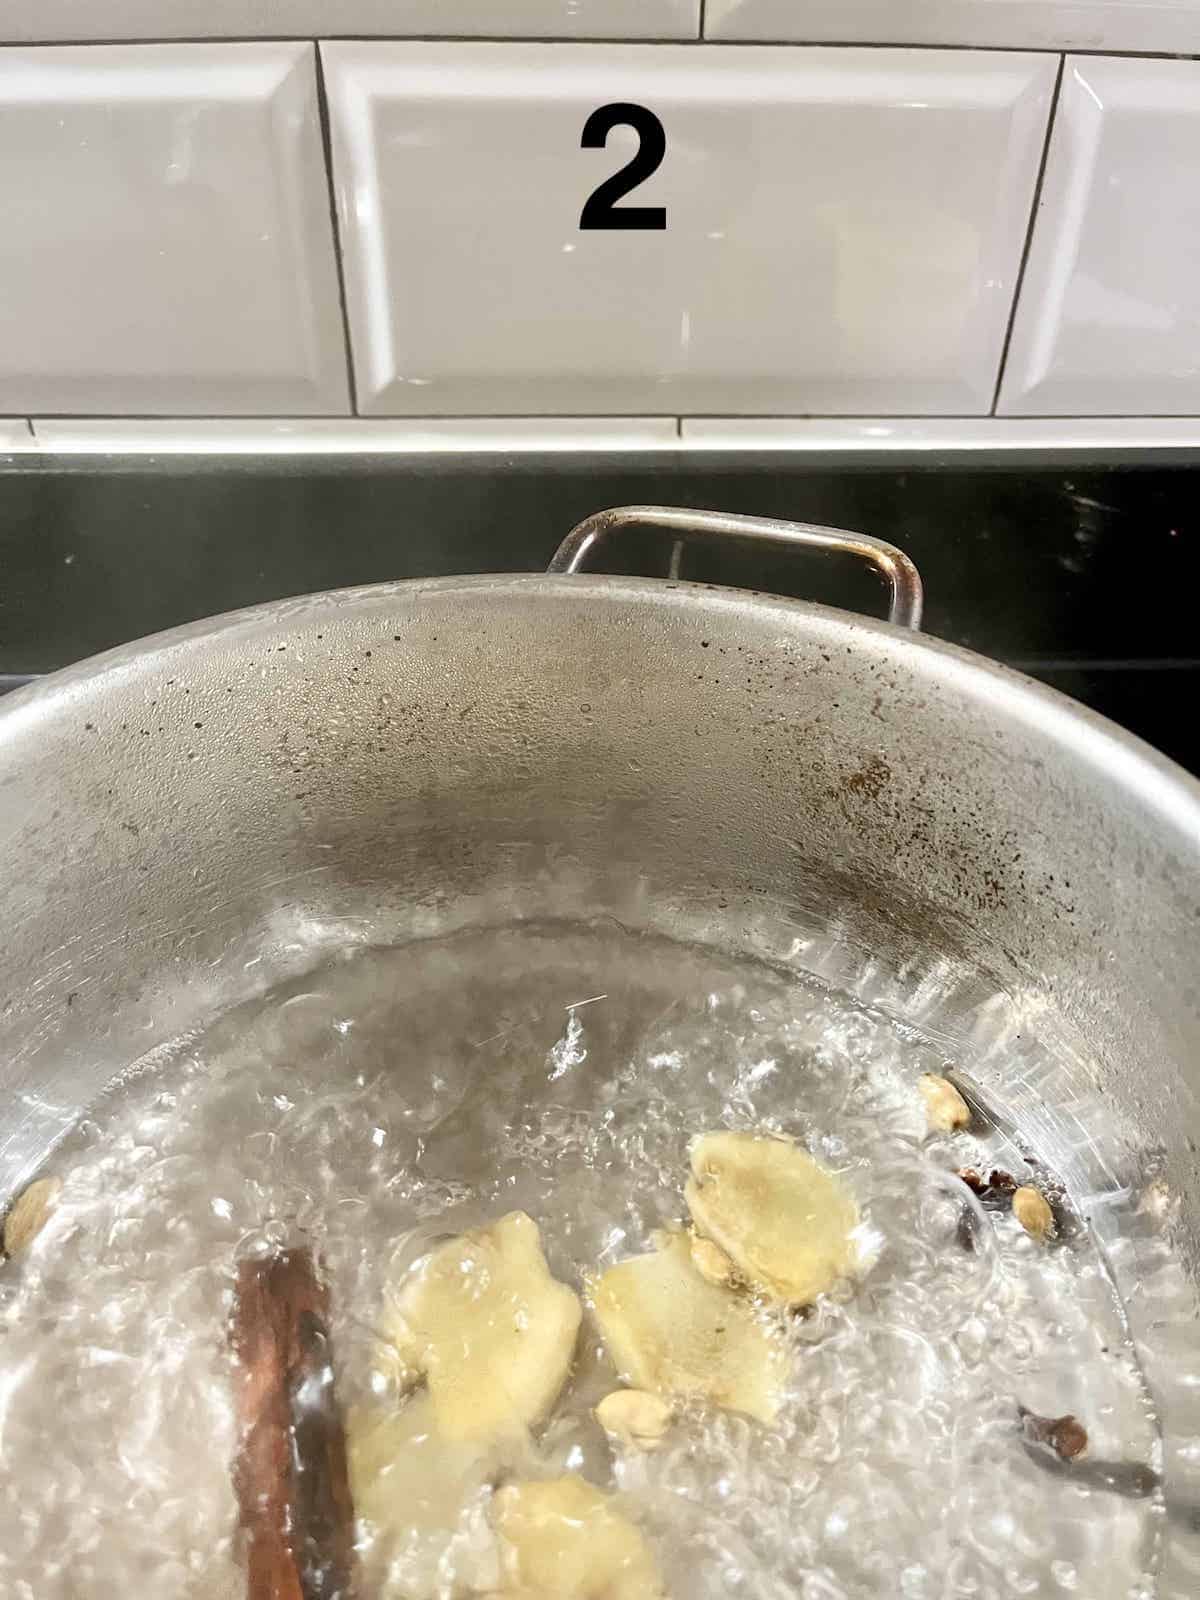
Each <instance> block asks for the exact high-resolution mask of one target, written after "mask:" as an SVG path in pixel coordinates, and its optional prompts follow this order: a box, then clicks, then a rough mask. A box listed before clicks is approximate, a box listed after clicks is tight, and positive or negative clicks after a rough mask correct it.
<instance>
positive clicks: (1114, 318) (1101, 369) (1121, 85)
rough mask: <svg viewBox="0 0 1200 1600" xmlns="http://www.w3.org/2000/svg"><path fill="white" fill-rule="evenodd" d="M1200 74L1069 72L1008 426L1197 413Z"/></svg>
mask: <svg viewBox="0 0 1200 1600" xmlns="http://www.w3.org/2000/svg"><path fill="white" fill-rule="evenodd" d="M1198 175H1200V61H1138V60H1134V59H1131V58H1125V59H1115V58H1105V57H1073V58H1071V59H1070V60H1068V62H1067V69H1066V73H1065V75H1064V79H1063V90H1062V98H1061V101H1060V105H1059V109H1058V114H1057V116H1056V118H1055V123H1054V133H1053V138H1052V141H1051V147H1050V154H1049V159H1048V161H1047V166H1046V176H1045V180H1044V183H1043V185H1042V195H1041V201H1040V204H1039V207H1038V217H1037V223H1036V226H1035V229H1034V234H1033V242H1032V246H1031V248H1030V253H1029V261H1028V265H1027V267H1026V271H1025V278H1024V282H1023V284H1022V287H1021V297H1020V302H1019V304H1018V306H1017V314H1016V319H1015V322H1014V325H1013V334H1012V341H1011V344H1010V347H1009V354H1008V361H1007V365H1006V371H1005V376H1004V384H1003V388H1002V391H1001V398H1000V408H999V409H1000V410H1001V411H1003V412H1005V413H1008V414H1010V415H1025V416H1046V415H1051V416H1059V415H1066V416H1069V415H1116V416H1123V415H1130V414H1132V413H1148V414H1151V415H1171V414H1182V415H1194V414H1197V413H1200V203H1198V199H1197V196H1198V195H1200V187H1198V185H1200V176H1198Z"/></svg>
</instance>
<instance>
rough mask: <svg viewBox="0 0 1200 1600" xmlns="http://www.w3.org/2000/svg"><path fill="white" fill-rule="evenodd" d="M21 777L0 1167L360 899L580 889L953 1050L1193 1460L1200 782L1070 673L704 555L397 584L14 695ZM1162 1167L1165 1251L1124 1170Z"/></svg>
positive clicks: (467, 915) (454, 906)
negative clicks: (683, 567)
mask: <svg viewBox="0 0 1200 1600" xmlns="http://www.w3.org/2000/svg"><path fill="white" fill-rule="evenodd" d="M368 652H369V654H368ZM464 708H470V714H469V715H466V716H464V715H463V711H464ZM89 723H90V724H91V725H92V726H91V728H90V729H88V728H87V724H89ZM198 724H199V726H198ZM142 729H146V730H148V731H147V732H145V733H143V732H141V730H142ZM0 795H2V796H3V802H2V804H0V844H2V845H3V850H4V855H5V859H6V860H7V861H9V862H10V863H17V864H19V870H15V871H10V872H9V873H8V874H7V875H6V876H5V877H4V878H3V879H2V880H0V916H2V917H3V926H4V928H5V944H4V949H3V951H2V952H0V1002H2V1003H0V1089H2V1090H3V1104H4V1106H5V1114H4V1117H3V1119H0V1191H11V1190H13V1189H15V1188H16V1187H17V1186H18V1185H19V1183H20V1182H21V1180H22V1179H23V1178H24V1177H26V1176H27V1175H29V1174H30V1173H31V1172H32V1169H33V1167H34V1166H35V1165H36V1163H37V1161H38V1160H39V1159H40V1158H41V1157H42V1156H43V1155H44V1153H45V1151H46V1149H47V1148H48V1147H49V1146H50V1145H52V1144H53V1143H54V1142H55V1140H56V1139H57V1138H58V1137H60V1135H61V1133H62V1131H63V1128H64V1127H65V1126H66V1124H67V1123H69V1121H70V1120H71V1119H72V1118H73V1117H74V1116H75V1114H76V1113H77V1110H78V1108H79V1107H80V1106H81V1105H83V1104H85V1103H86V1102H88V1101H89V1100H91V1099H92V1098H93V1097H94V1096H95V1094H96V1093H97V1091H98V1090H99V1089H100V1088H101V1086H102V1085H103V1084H104V1082H105V1081H106V1080H107V1079H108V1077H109V1076H110V1075H111V1074H112V1073H113V1072H114V1071H115V1070H117V1069H118V1068H121V1067H123V1066H124V1065H126V1063H127V1062H128V1061H129V1060H131V1059H133V1058H134V1057H138V1056H141V1055H142V1054H143V1053H144V1051H145V1049H146V1047H147V1044H148V1043H149V1042H152V1041H153V1040H155V1039H165V1038H167V1037H171V1036H174V1035H178V1034H180V1033H182V1032H183V1031H185V1030H186V1029H188V1028H192V1027H195V1026H197V1025H198V1024H200V1023H202V1022H203V1021H204V1020H205V1019H206V1018H207V1017H209V1016H211V1015H212V1014H213V1013H214V1012H216V1011H219V1010H224V1009H228V1008H229V1007H230V1006H231V1005H232V1004H234V1003H236V1002H238V1001H240V1000H243V999H246V998H248V997H249V996H250V995H251V994H254V993H257V992H261V991H262V989H263V988H265V987H266V986H268V985H270V984H272V983H275V982H278V981H281V980H282V979H283V978H285V977H288V976H291V975H293V974H295V973H297V972H298V971H302V970H306V969H307V968H308V967H310V966H311V965H312V964H314V963H315V962H316V961H318V960H319V959H321V957H322V955H323V953H325V952H328V951H329V950H331V949H336V948H339V947H342V946H344V945H345V944H346V943H349V942H353V941H355V940H360V939H362V938H363V937H364V936H365V934H364V930H368V929H369V930H370V933H371V936H372V937H375V938H383V939H396V940H400V939H406V938H416V937H428V936H431V935H437V934H443V933H450V932H454V931H455V930H456V929H458V928H460V927H463V926H467V925H472V924H477V923H479V922H481V921H491V922H495V921H497V920H499V919H504V918H518V917H519V918H531V917H541V916H551V915H552V916H555V917H580V916H583V917H587V918H591V919H601V918H602V919H606V920H607V921H609V922H610V923H613V924H616V925H617V926H619V927H621V928H627V929H629V930H631V932H632V933H633V934H635V935H636V934H637V933H639V932H640V931H642V930H648V931H655V932H660V933H666V934H669V935H671V936H673V937H676V938H684V939H694V940H698V941H704V942H709V943H713V944H719V945H721V946H722V947H723V948H725V949H728V950H730V951H734V952H739V953H744V954H746V955H748V956H753V957H756V958H760V959H765V960H770V961H772V962H776V963H782V964H793V965H800V966H803V967H805V968H806V969H808V970H810V971H812V972H814V973H815V974H816V976H817V977H819V978H821V979H822V980H823V981H827V982H829V983H831V984H834V985H836V986H838V987H841V988H844V989H847V990H849V991H850V992H852V993H855V994H858V995H860V996H861V997H862V998H863V999H864V1000H866V1001H868V1002H870V1003H872V1004H877V1005H880V1006H882V1007H884V1008H886V1009H887V1010H889V1011H891V1012H892V1013H893V1014H895V1015H897V1016H898V1017H900V1018H901V1019H902V1020H904V1021H906V1022H909V1023H911V1024H913V1025H914V1026H916V1027H918V1028H920V1029H921V1030H922V1031H923V1032H924V1033H925V1034H927V1035H928V1036H929V1037H931V1038H933V1039H936V1040H937V1041H938V1042H939V1045H941V1046H942V1047H944V1049H945V1051H946V1055H947V1059H948V1060H961V1061H962V1062H963V1063H964V1064H965V1068H964V1070H966V1071H968V1072H969V1075H970V1077H971V1079H972V1080H973V1081H974V1082H975V1083H977V1084H978V1087H979V1092H980V1095H981V1098H982V1099H983V1100H984V1101H985V1102H986V1103H987V1104H989V1105H994V1106H997V1107H1001V1108H1003V1109H1004V1111H1005V1114H1006V1115H1007V1116H1009V1117H1011V1119H1012V1121H1013V1123H1014V1125H1015V1126H1017V1127H1019V1128H1020V1129H1021V1132H1022V1136H1023V1138H1024V1139H1025V1140H1026V1142H1027V1144H1028V1147H1029V1148H1030V1149H1034V1150H1037V1151H1039V1152H1040V1153H1041V1154H1042V1155H1043V1158H1044V1160H1045V1161H1046V1162H1047V1163H1049V1164H1051V1165H1052V1167H1053V1170H1055V1171H1056V1172H1058V1173H1060V1174H1061V1175H1062V1177H1063V1180H1064V1182H1065V1183H1066V1184H1067V1185H1068V1188H1069V1189H1070V1192H1071V1195H1072V1199H1073V1202H1074V1204H1075V1205H1076V1207H1077V1208H1078V1210H1079V1211H1080V1214H1081V1215H1082V1216H1084V1217H1085V1218H1086V1219H1087V1221H1088V1223H1089V1225H1090V1226H1091V1227H1092V1228H1093V1230H1094V1231H1095V1232H1096V1234H1097V1236H1098V1237H1099V1238H1100V1239H1101V1242H1102V1243H1104V1242H1111V1241H1113V1240H1115V1239H1119V1240H1120V1241H1121V1249H1120V1250H1119V1251H1118V1252H1116V1253H1115V1254H1114V1258H1113V1259H1114V1270H1115V1271H1116V1274H1117V1276H1118V1280H1119V1281H1120V1282H1123V1283H1124V1286H1125V1287H1126V1288H1129V1287H1130V1286H1131V1285H1133V1284H1134V1283H1136V1285H1137V1289H1138V1293H1137V1294H1136V1295H1132V1296H1131V1297H1130V1305H1131V1312H1132V1314H1133V1316H1134V1319H1135V1324H1136V1327H1135V1331H1136V1333H1137V1335H1138V1337H1139V1338H1140V1339H1141V1341H1142V1343H1143V1345H1144V1347H1145V1348H1146V1350H1147V1352H1148V1355H1147V1360H1148V1363H1149V1365H1150V1368H1151V1372H1152V1376H1153V1378H1154V1381H1155V1382H1156V1385H1157V1387H1158V1389H1159V1391H1160V1395H1161V1397H1162V1399H1163V1402H1164V1406H1165V1409H1166V1413H1167V1417H1168V1425H1169V1426H1168V1439H1167V1441H1166V1452H1165V1458H1164V1459H1165V1461H1166V1463H1167V1466H1166V1471H1165V1476H1166V1480H1167V1492H1168V1495H1169V1496H1174V1495H1176V1494H1177V1493H1178V1494H1182V1493H1183V1492H1184V1490H1185V1489H1187V1488H1188V1483H1187V1480H1188V1475H1189V1473H1190V1474H1192V1476H1193V1477H1195V1476H1197V1475H1200V1463H1193V1464H1192V1465H1191V1466H1189V1464H1188V1458H1187V1457H1186V1454H1185V1452H1184V1449H1183V1445H1182V1442H1181V1441H1182V1440H1184V1439H1185V1438H1186V1437H1190V1436H1200V1409H1198V1408H1200V1393H1196V1392H1192V1393H1189V1392H1185V1386H1184V1385H1183V1384H1182V1383H1181V1382H1180V1381H1179V1378H1180V1374H1182V1373H1183V1372H1185V1371H1186V1370H1190V1369H1189V1368H1188V1367H1187V1357H1186V1354H1183V1355H1181V1354H1180V1352H1179V1351H1178V1350H1175V1349H1174V1347H1173V1346H1172V1345H1171V1337H1172V1335H1171V1329H1172V1328H1185V1329H1186V1328H1192V1329H1194V1326H1195V1318H1196V1314H1197V1305H1196V1289H1195V1269H1196V1264H1197V1259H1198V1252H1197V1248H1196V1241H1197V1240H1198V1239H1200V1172H1198V1170H1197V1144H1198V1143H1200V1099H1198V1075H1197V1065H1196V1064H1197V1062H1200V976H1198V975H1197V972H1196V966H1195V960H1194V954H1193V953H1194V951H1195V950H1196V948H1197V938H1198V936H1200V788H1198V787H1197V785H1195V784H1194V783H1192V782H1191V781H1190V780H1188V779H1187V778H1185V777H1184V776H1183V775H1182V774H1180V773H1178V772H1177V771H1175V770H1174V769H1172V768H1171V767H1169V766H1168V765H1167V763H1165V762H1163V761H1162V760H1160V759H1159V758H1158V757H1156V756H1155V755H1154V754H1153V753H1152V752H1150V751H1148V750H1146V749H1144V748H1143V747H1142V746H1140V745H1138V744H1137V742H1136V741H1134V740H1132V739H1129V738H1127V737H1125V736H1124V735H1122V734H1120V733H1119V732H1117V731H1116V730H1114V729H1111V728H1109V727H1108V726H1107V725H1105V724H1104V723H1102V722H1100V721H1099V719H1097V718H1094V717H1091V716H1090V715H1088V714H1087V713H1086V712H1083V711H1081V710H1080V709H1079V708H1077V707H1074V706H1072V705H1071V704H1070V703H1069V702H1067V701H1065V700H1063V699H1062V698H1061V697H1059V696H1057V695H1055V694H1053V693H1051V692H1050V691H1047V690H1043V689H1039V688H1036V687H1035V686H1033V685H1031V684H1029V683H1028V682H1027V681H1025V680H1023V679H1021V678H1019V677H1017V676H1016V675H1015V674H1012V673H1009V672H1005V671H1004V670H1003V669H1000V668H997V667H992V666H989V665H987V664H985V663H982V662H980V661H979V660H977V659H975V658H972V657H970V656H968V655H967V654H965V653H964V652H961V651H957V650H953V649H951V648H949V647H946V646H942V645H937V644H934V643H932V642H930V641H928V640H922V639H920V638H916V637H914V636H912V635H911V634H908V633H905V632H902V631H901V630H898V629H894V628H890V627H888V626H887V625H886V624H882V623H873V622H867V621H865V620H863V619H856V618H853V617H850V616H847V615H844V614H842V613H837V612H833V611H829V610H825V609H822V608H820V607H816V606H810V605H802V604H798V603H795V602H789V601H779V600H772V599H764V598H760V597H755V596H750V595H746V594H735V593H730V592H726V591H721V590H710V589H704V588H701V587H698V586H694V585H689V584H685V583H675V584H664V583H655V582H646V581H638V580H626V579H608V578H591V577H533V578H530V577H495V578H481V579H480V578H477V579H460V580H443V581H439V582H434V583H412V584H399V585H388V586H382V587H378V588H372V589H363V590H350V591H344V592H342V593H339V594H333V595H325V596H319V597H315V598H310V599H303V600H296V601H289V602H287V603H285V604H282V605H277V606H271V607H266V608H262V609H259V610H255V611H251V612H246V613H242V614H240V615H235V616H232V617H228V618H223V619H219V620H217V621H215V622H210V623H205V624H201V625H197V626H193V627H190V628H185V629H182V630H179V631H177V632H175V633H172V634H169V635H164V636H163V637H161V638H159V639H157V640H153V641H149V642H147V643H146V644H143V645H140V646H135V647H130V648H129V649H126V650H122V651H118V652H115V653H113V654H110V655H108V656H106V657H101V658H98V659H97V660H96V661H94V662H90V663H84V664H83V665H81V666H80V667H77V668H72V669H70V670H69V671H67V672H65V673H62V674H59V675H57V676H56V677H53V678H50V679H47V680H45V681H44V682H42V683H40V684H37V685H35V686H32V687H30V688H27V689H25V690H22V691H18V693H17V694H16V695H14V696H12V697H11V698H10V699H8V700H7V701H6V702H5V704H4V706H3V708H2V709H0ZM129 823H132V824H134V825H135V826H136V829H137V832H136V833H134V832H132V831H131V829H130V828H129V827H128V826H127V824H129ZM585 981H586V980H585ZM579 992H580V993H581V994H588V993H589V992H590V991H589V990H588V989H587V988H586V987H581V988H580V991H579ZM68 994H73V995H74V996H75V999H74V1000H73V1002H72V1003H71V1005H70V1006H68V1005H67V1004H66V996H67V995H68ZM1151 1177H1153V1178H1154V1179H1155V1181H1157V1182H1160V1183H1161V1184H1163V1185H1164V1186H1165V1188H1166V1189H1167V1190H1168V1191H1169V1192H1170V1194H1171V1195H1172V1196H1175V1197H1177V1199H1178V1210H1177V1213H1175V1212H1173V1213H1172V1214H1173V1216H1175V1219H1176V1220H1175V1221H1174V1222H1173V1228H1174V1230H1175V1237H1176V1238H1177V1240H1178V1246H1179V1248H1178V1252H1177V1253H1176V1254H1174V1255H1170V1256H1168V1254H1167V1253H1165V1252H1164V1251H1163V1250H1162V1248H1161V1239H1160V1237H1159V1235H1158V1234H1154V1236H1153V1237H1152V1238H1151V1237H1150V1236H1149V1233H1148V1231H1147V1230H1148V1222H1147V1219H1146V1218H1145V1217H1144V1216H1141V1217H1139V1216H1138V1214H1137V1213H1136V1199H1133V1200H1130V1199H1129V1198H1128V1197H1130V1196H1133V1197H1136V1196H1137V1195H1138V1194H1140V1193H1141V1192H1142V1191H1143V1189H1144V1188H1145V1184H1146V1182H1147V1180H1148V1179H1149V1178H1151ZM1139 1230H1142V1231H1139ZM1180 1259H1183V1260H1186V1261H1188V1262H1189V1263H1190V1266H1191V1270H1192V1273H1193V1276H1192V1278H1191V1279H1188V1278H1186V1277H1184V1276H1183V1275H1181V1274H1179V1272H1178V1266H1177V1263H1178V1261H1179V1260H1180ZM1164 1308H1167V1309H1166V1310H1164ZM1192 1355H1193V1357H1194V1351H1193V1352H1192ZM1193 1365H1194V1361H1193ZM1173 1373H1174V1378H1173V1376H1172V1374H1173ZM1191 1487H1192V1489H1193V1490H1194V1489H1196V1485H1195V1484H1194V1483H1193V1484H1192V1486H1191ZM1190 1492H1191V1491H1189V1493H1190ZM1191 1498H1192V1499H1193V1500H1194V1499H1195V1498H1196V1494H1195V1493H1192V1494H1191ZM1168 1520H1169V1519H1168ZM1172 1526H1174V1524H1172ZM1179 1536H1180V1537H1182V1534H1180V1535H1179ZM1185 1559H1187V1556H1186V1553H1184V1554H1181V1555H1180V1561H1184V1560H1185ZM1166 1570H1167V1571H1168V1572H1169V1571H1170V1557H1168V1564H1167V1569H1166ZM1179 1570H1180V1571H1181V1572H1183V1571H1184V1568H1183V1567H1182V1566H1181V1567H1180V1568H1179ZM1182 1581H1184V1580H1181V1582H1182ZM1162 1592H1163V1595H1164V1596H1165V1595H1169V1594H1171V1592H1172V1591H1171V1589H1170V1587H1169V1585H1168V1586H1167V1587H1166V1588H1164V1589H1163V1591H1162ZM1178 1592H1179V1593H1181V1594H1185V1593H1187V1594H1190V1593H1191V1592H1192V1590H1191V1589H1190V1588H1188V1587H1186V1586H1185V1587H1183V1588H1181V1589H1180V1590H1179V1591H1178Z"/></svg>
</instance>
